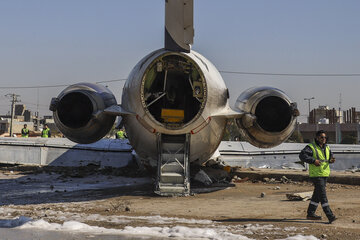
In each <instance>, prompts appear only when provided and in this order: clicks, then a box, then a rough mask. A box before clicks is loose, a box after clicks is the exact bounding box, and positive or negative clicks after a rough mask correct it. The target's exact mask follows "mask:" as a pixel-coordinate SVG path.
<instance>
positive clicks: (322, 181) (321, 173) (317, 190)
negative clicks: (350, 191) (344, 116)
mask: <svg viewBox="0 0 360 240" xmlns="http://www.w3.org/2000/svg"><path fill="white" fill-rule="evenodd" d="M299 158H300V160H301V161H304V162H306V163H308V164H309V176H310V179H311V181H312V182H313V183H314V193H313V195H312V198H311V201H310V204H309V207H308V210H307V216H306V218H307V219H310V220H321V216H318V215H316V214H315V211H316V208H317V206H318V205H319V203H320V202H321V206H322V209H323V211H324V212H325V214H326V216H327V218H328V220H329V223H332V222H333V221H335V220H336V219H337V218H336V217H335V215H334V214H333V213H332V211H331V209H330V206H329V203H328V199H327V196H326V182H327V179H328V177H329V176H330V167H329V164H330V163H334V162H335V158H334V157H333V154H332V152H331V151H330V148H329V146H328V145H327V144H326V133H325V132H324V131H323V130H320V131H318V132H316V137H315V139H314V142H313V143H310V144H309V145H307V146H306V147H305V148H304V149H303V150H302V151H301V153H300V155H299Z"/></svg>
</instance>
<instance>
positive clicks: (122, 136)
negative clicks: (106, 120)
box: [116, 130, 125, 139]
mask: <svg viewBox="0 0 360 240" xmlns="http://www.w3.org/2000/svg"><path fill="white" fill-rule="evenodd" d="M116 136H117V138H118V139H125V133H124V131H122V130H120V131H117V133H116Z"/></svg>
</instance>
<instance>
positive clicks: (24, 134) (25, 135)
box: [21, 128, 29, 137]
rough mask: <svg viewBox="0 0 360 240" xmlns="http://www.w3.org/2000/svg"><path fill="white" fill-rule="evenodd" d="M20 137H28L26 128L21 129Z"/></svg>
mask: <svg viewBox="0 0 360 240" xmlns="http://www.w3.org/2000/svg"><path fill="white" fill-rule="evenodd" d="M21 137H29V129H27V128H23V129H21Z"/></svg>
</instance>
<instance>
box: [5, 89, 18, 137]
mask: <svg viewBox="0 0 360 240" xmlns="http://www.w3.org/2000/svg"><path fill="white" fill-rule="evenodd" d="M5 97H10V98H11V121H10V137H12V136H13V121H14V115H15V103H16V102H20V101H19V100H18V99H17V98H18V97H20V95H16V94H15V93H9V94H6V95H5Z"/></svg>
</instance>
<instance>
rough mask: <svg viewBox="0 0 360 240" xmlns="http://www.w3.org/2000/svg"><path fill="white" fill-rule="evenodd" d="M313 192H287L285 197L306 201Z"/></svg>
mask: <svg viewBox="0 0 360 240" xmlns="http://www.w3.org/2000/svg"><path fill="white" fill-rule="evenodd" d="M312 194H313V192H301V193H287V194H286V197H287V199H288V200H290V201H307V200H310V199H311V197H312Z"/></svg>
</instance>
